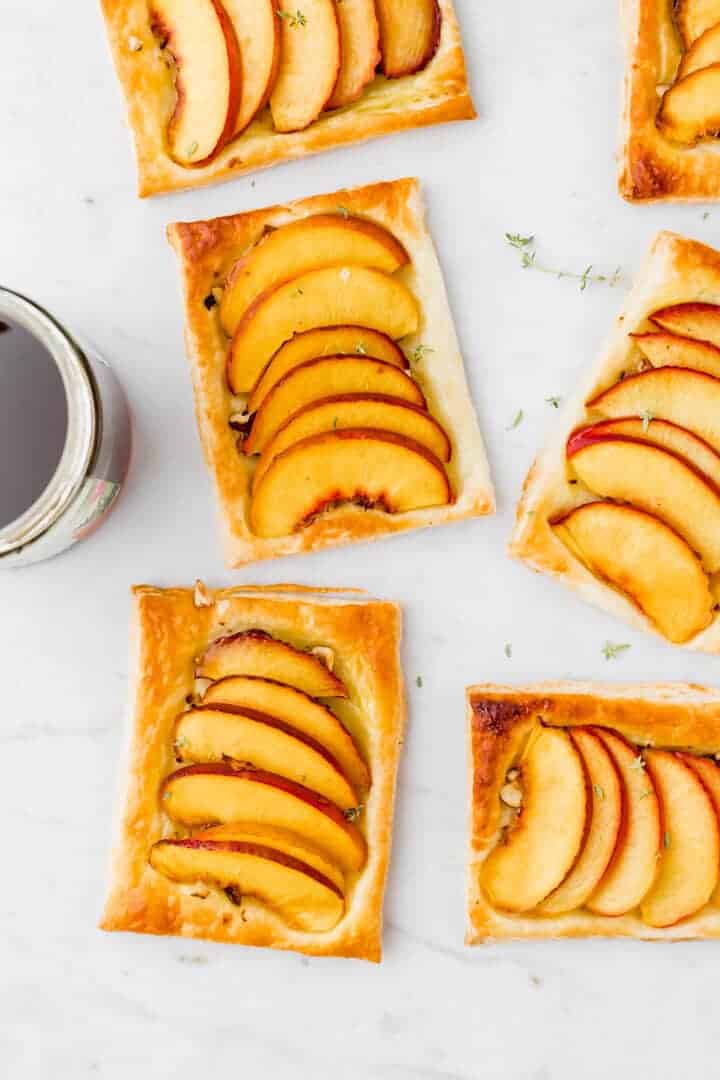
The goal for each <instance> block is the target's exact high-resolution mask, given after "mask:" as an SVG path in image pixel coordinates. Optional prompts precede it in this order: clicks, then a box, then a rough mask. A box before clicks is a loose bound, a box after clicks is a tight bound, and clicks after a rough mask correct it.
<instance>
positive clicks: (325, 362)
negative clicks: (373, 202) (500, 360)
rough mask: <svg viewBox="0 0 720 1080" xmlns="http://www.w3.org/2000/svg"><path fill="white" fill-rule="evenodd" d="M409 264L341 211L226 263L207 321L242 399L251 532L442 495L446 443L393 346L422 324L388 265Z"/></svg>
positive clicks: (292, 228) (380, 231) (274, 233)
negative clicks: (223, 347) (224, 338)
mask: <svg viewBox="0 0 720 1080" xmlns="http://www.w3.org/2000/svg"><path fill="white" fill-rule="evenodd" d="M341 209H342V208H341ZM408 266H409V257H408V254H407V252H406V250H405V248H404V247H403V245H402V244H401V243H400V242H399V241H398V240H397V239H396V237H394V236H393V235H392V234H391V233H390V232H388V230H387V229H385V228H384V227H382V226H381V225H379V224H377V223H375V222H372V221H367V220H365V219H362V218H357V217H354V216H351V215H350V214H349V212H348V211H347V210H344V212H339V213H337V214H317V215H314V216H310V217H306V218H302V219H300V220H297V221H291V222H289V223H287V224H284V225H281V226H279V227H278V228H275V229H273V230H271V231H270V232H269V233H267V234H266V235H265V236H263V237H262V238H261V239H260V240H259V242H258V243H256V244H255V246H254V247H252V248H251V249H250V251H248V252H247V253H246V254H244V255H243V256H242V257H241V258H240V259H239V260H238V261H237V262H236V263H235V264H234V266H233V267H232V269H231V270H230V273H229V274H228V277H227V281H226V284H225V287H224V292H223V296H222V299H221V301H220V305H219V320H220V326H221V328H222V329H223V331H224V332H225V333H226V334H227V335H228V336H229V339H230V340H229V345H228V354H227V379H228V385H229V388H230V390H231V392H232V393H233V394H234V395H235V396H236V398H237V397H238V396H240V397H241V398H242V400H243V401H244V402H246V404H245V407H244V413H245V418H244V419H242V420H241V421H240V422H239V426H240V429H241V432H242V433H241V435H240V438H239V439H238V449H239V451H240V452H241V453H243V454H244V455H245V456H246V457H247V458H248V459H252V458H253V457H255V470H254V474H253V476H252V482H251V485H250V486H251V503H250V510H249V515H248V516H249V524H250V527H251V529H252V531H253V532H254V533H255V535H257V536H263V537H281V536H287V535H289V534H291V533H293V532H295V531H297V530H299V529H302V528H303V527H305V526H306V525H307V524H309V523H310V522H311V521H313V520H314V519H315V518H317V517H318V516H319V515H321V514H323V513H325V512H327V511H332V510H333V509H334V508H336V507H338V506H340V505H342V504H344V503H355V504H357V505H359V506H361V507H363V508H366V509H369V508H373V509H375V510H380V511H382V512H385V513H402V512H405V511H410V510H418V509H426V508H429V507H433V506H440V505H443V504H446V503H448V502H452V499H453V493H452V490H451V487H450V484H449V481H448V477H447V472H446V465H447V463H448V462H449V461H450V459H451V455H452V447H451V443H450V440H449V438H448V435H447V433H446V432H445V431H444V429H443V428H442V426H441V425H440V424H439V423H438V421H437V420H436V419H435V418H434V417H433V416H432V415H431V414H430V411H429V409H428V403H427V401H426V398H425V395H424V393H423V391H422V389H421V387H420V386H419V384H418V382H417V381H416V380H415V378H414V377H413V373H412V372H411V371H410V366H409V363H408V360H407V358H406V356H405V354H404V352H403V350H402V348H401V347H400V346H399V345H398V341H400V340H401V339H402V338H405V337H407V336H409V335H412V334H416V333H417V332H418V330H419V328H420V326H421V322H422V312H421V310H420V305H419V304H418V301H417V299H416V297H415V296H414V294H413V293H412V292H411V290H410V289H409V288H408V286H407V285H406V284H405V282H404V281H403V280H402V279H401V277H400V276H399V275H398V271H401V270H403V269H404V268H407V267H408ZM246 395H247V396H246ZM241 407H242V406H241ZM234 415H236V414H234ZM232 424H233V426H235V427H237V426H238V421H236V420H233V421H232ZM256 455H259V457H256Z"/></svg>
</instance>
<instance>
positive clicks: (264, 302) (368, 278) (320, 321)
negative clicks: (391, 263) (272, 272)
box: [228, 266, 420, 394]
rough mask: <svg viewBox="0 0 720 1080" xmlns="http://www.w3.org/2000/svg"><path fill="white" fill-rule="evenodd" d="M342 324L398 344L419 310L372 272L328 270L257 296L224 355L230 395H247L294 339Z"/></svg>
mask: <svg viewBox="0 0 720 1080" xmlns="http://www.w3.org/2000/svg"><path fill="white" fill-rule="evenodd" d="M347 324H353V325H359V326H369V327H370V328H371V329H373V330H380V331H381V332H382V333H383V334H387V335H388V336H389V337H391V338H395V339H396V340H397V339H398V338H402V337H405V336H406V335H407V334H414V333H415V332H416V330H417V329H418V327H419V325H420V307H419V305H418V302H417V300H416V299H415V297H414V296H413V294H412V293H411V292H410V290H409V289H408V287H407V286H406V285H403V283H402V282H401V281H398V279H397V278H396V277H391V276H390V275H389V274H384V273H383V272H382V271H380V270H374V269H372V268H371V267H367V266H329V267H326V268H325V269H323V270H311V271H309V272H308V273H306V274H301V275H300V276H299V277H296V278H293V279H292V281H286V282H284V283H283V284H282V285H278V286H277V287H276V288H271V289H268V290H267V291H266V292H264V293H261V294H260V296H258V298H257V299H256V300H255V301H253V303H252V304H251V305H250V307H249V308H248V309H247V311H246V312H245V314H244V315H243V317H242V319H241V320H240V322H239V323H238V326H237V328H236V330H235V333H234V335H233V339H232V341H231V342H230V348H229V351H228V382H229V384H230V388H231V390H232V391H233V392H234V393H236V394H242V393H247V392H248V391H250V390H252V388H253V386H254V385H255V383H256V382H257V380H258V378H259V377H260V375H261V374H262V372H263V371H264V370H265V368H266V366H267V364H268V362H269V361H270V359H271V358H272V356H273V355H274V353H276V352H277V350H278V349H279V348H280V346H281V345H282V344H284V342H286V341H288V340H289V339H290V338H291V337H292V336H293V335H294V334H299V333H302V332H303V331H305V330H314V329H315V328H316V327H320V326H340V325H347Z"/></svg>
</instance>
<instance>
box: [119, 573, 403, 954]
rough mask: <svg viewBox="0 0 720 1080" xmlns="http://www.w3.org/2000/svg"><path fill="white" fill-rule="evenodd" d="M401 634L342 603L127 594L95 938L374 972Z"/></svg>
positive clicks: (298, 592)
mask: <svg viewBox="0 0 720 1080" xmlns="http://www.w3.org/2000/svg"><path fill="white" fill-rule="evenodd" d="M400 627H401V622H400V611H399V609H398V607H397V606H396V605H395V604H391V603H387V602H383V601H375V600H368V599H365V598H364V597H362V596H361V595H353V593H352V591H350V592H349V593H348V592H347V591H346V592H338V593H335V592H332V591H331V590H323V589H319V590H312V589H305V588H303V587H302V586H291V585H289V586H275V587H272V586H269V587H252V586H247V587H238V588H231V589H217V590H210V589H206V588H205V587H204V586H203V585H202V584H201V583H199V582H198V583H196V586H195V589H160V588H153V587H151V586H146V585H142V586H136V587H134V589H133V652H134V662H135V674H134V681H133V684H132V698H131V710H132V716H131V721H132V730H131V733H130V741H129V747H128V752H127V764H126V769H127V781H126V794H125V803H124V807H123V810H122V817H121V820H120V822H119V828H118V836H117V843H116V845H115V849H114V854H113V858H112V867H111V880H110V886H109V893H108V897H107V901H106V905H105V910H104V913H103V916H102V921H101V927H102V928H103V929H104V930H126V931H133V932H136V933H148V934H161V935H178V936H182V937H188V938H209V939H212V940H214V941H222V942H228V943H231V944H237V945H262V946H269V947H272V948H278V949H292V950H295V951H296V952H302V953H307V954H310V955H316V956H346V957H357V958H360V959H365V960H371V961H379V960H380V955H381V932H382V905H383V893H384V888H385V878H386V873H387V867H388V860H389V856H390V843H391V836H392V819H393V801H394V791H395V777H396V771H397V764H398V758H399V754H400V747H401V744H402V738H403V729H404V722H405V696H404V686H403V680H402V672H401V668H400V659H399V645H400V633H401V628H400Z"/></svg>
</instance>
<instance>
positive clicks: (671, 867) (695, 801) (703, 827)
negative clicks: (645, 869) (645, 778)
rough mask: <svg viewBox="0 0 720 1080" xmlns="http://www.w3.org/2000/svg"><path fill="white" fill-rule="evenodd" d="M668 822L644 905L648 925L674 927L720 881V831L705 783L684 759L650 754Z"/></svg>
mask: <svg viewBox="0 0 720 1080" xmlns="http://www.w3.org/2000/svg"><path fill="white" fill-rule="evenodd" d="M645 760H646V762H647V769H648V772H649V774H650V775H651V776H652V778H653V781H654V783H655V788H656V790H657V793H658V796H659V798H660V806H661V811H662V822H663V845H662V852H661V858H660V866H659V870H658V873H657V877H656V878H655V881H654V882H653V885H652V887H651V889H650V891H649V892H648V893H647V895H646V896H645V898H644V899H643V901H642V904H641V905H640V916H641V918H642V920H643V922H645V923H647V924H648V926H673V925H674V924H675V923H677V922H679V921H680V920H681V919H685V918H687V917H688V916H690V915H694V914H695V912H696V911H699V910H700V908H701V907H704V905H705V904H707V902H708V900H709V899H710V897H711V896H712V893H713V891H714V889H715V886H716V885H717V882H718V868H719V865H720V832H719V831H718V819H717V817H716V815H715V810H714V808H713V805H712V801H711V799H710V796H709V795H708V792H707V790H706V789H705V785H704V784H703V782H702V780H701V779H700V778H699V776H698V774H697V773H696V772H694V770H693V769H691V768H689V767H688V766H687V765H686V764H685V762H684V761H683V759H682V758H681V757H680V756H679V755H677V754H672V753H669V752H668V751H666V750H648V751H647V752H646V754H645Z"/></svg>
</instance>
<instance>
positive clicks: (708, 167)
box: [618, 0, 720, 202]
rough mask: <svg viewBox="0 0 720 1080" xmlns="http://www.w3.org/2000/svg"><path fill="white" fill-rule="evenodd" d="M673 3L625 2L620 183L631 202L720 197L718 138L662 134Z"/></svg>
mask: <svg viewBox="0 0 720 1080" xmlns="http://www.w3.org/2000/svg"><path fill="white" fill-rule="evenodd" d="M670 4H671V0H622V19H623V37H624V43H625V109H624V116H623V146H622V154H621V160H620V175H619V181H618V182H619V188H620V194H621V195H622V196H623V197H624V198H625V199H628V200H629V201H630V202H660V201H662V200H676V201H683V202H702V201H707V200H709V199H717V198H718V197H720V156H718V153H717V150H718V147H717V140H714V139H711V140H708V141H706V142H701V143H700V144H699V145H697V146H694V147H684V146H680V145H678V144H677V143H672V142H670V141H669V140H668V139H666V138H665V137H664V136H663V135H661V134H660V132H659V131H658V129H657V127H656V124H655V117H656V116H657V111H658V107H659V105H660V100H661V94H660V93H659V92H658V87H659V86H660V85H662V83H661V80H662V79H663V78H664V76H663V73H662V67H663V48H662V39H663V30H665V33H667V32H668V30H667V25H666V24H667V20H669V19H670V17H671V16H670V14H669V11H670ZM664 24H665V25H664ZM663 88H665V87H663Z"/></svg>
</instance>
